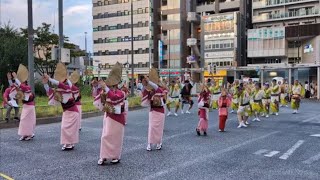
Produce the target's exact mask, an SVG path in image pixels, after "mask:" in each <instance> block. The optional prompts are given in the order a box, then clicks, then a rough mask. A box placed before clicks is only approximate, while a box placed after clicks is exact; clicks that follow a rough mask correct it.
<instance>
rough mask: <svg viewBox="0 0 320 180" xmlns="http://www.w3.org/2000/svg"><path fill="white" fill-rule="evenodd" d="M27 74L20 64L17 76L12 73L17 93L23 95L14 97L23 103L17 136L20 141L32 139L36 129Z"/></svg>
mask: <svg viewBox="0 0 320 180" xmlns="http://www.w3.org/2000/svg"><path fill="white" fill-rule="evenodd" d="M28 74H29V73H28V69H27V68H26V67H25V66H23V65H22V64H20V66H19V69H18V72H17V74H16V73H15V72H13V73H12V76H13V77H14V79H15V83H16V85H17V86H18V89H19V91H20V92H22V93H23V94H20V95H17V96H16V97H17V98H19V99H18V100H22V103H23V105H22V111H21V116H20V123H19V130H18V135H19V136H21V138H20V139H19V140H20V141H23V140H25V141H29V140H31V139H32V138H33V137H34V133H35V127H36V111H35V103H34V99H35V96H34V94H33V93H32V92H31V87H30V86H28V84H27V80H28Z"/></svg>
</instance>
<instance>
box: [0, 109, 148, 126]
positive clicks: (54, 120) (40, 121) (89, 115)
mask: <svg viewBox="0 0 320 180" xmlns="http://www.w3.org/2000/svg"><path fill="white" fill-rule="evenodd" d="M143 108H144V107H142V106H136V107H131V108H129V111H136V110H140V109H143ZM103 114H104V113H103V112H100V111H99V112H88V113H83V114H82V119H88V118H92V117H98V116H103ZM61 118H62V116H56V117H46V118H37V125H41V124H51V123H58V122H61ZM17 127H19V122H17V121H14V120H11V121H9V123H5V122H4V121H0V129H8V128H17Z"/></svg>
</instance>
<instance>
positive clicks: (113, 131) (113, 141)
mask: <svg viewBox="0 0 320 180" xmlns="http://www.w3.org/2000/svg"><path fill="white" fill-rule="evenodd" d="M123 136H124V126H123V124H120V123H119V122H117V121H115V120H113V119H111V118H110V117H106V116H104V119H103V130H102V135H101V147H100V158H101V159H108V160H112V159H121V151H122V144H123Z"/></svg>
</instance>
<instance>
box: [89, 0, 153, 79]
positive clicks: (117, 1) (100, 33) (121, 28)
mask: <svg viewBox="0 0 320 180" xmlns="http://www.w3.org/2000/svg"><path fill="white" fill-rule="evenodd" d="M92 2H93V11H92V14H93V51H94V53H93V59H94V61H93V65H94V66H95V68H94V69H95V71H94V74H95V76H98V75H99V76H100V77H107V75H108V73H109V71H110V70H111V67H112V66H113V65H114V64H115V63H116V62H120V63H122V64H126V63H128V64H129V67H127V68H130V69H131V67H132V65H131V53H132V52H131V40H133V41H134V52H133V53H134V65H133V67H134V68H135V69H134V70H135V73H134V78H135V79H138V76H139V75H144V74H147V73H148V72H149V67H150V62H151V58H152V57H151V49H150V47H152V46H150V43H151V35H152V33H151V29H150V5H151V4H150V0H134V1H133V38H132V39H131V1H130V0H93V1H92ZM123 72H124V74H123V76H130V77H132V75H131V70H129V72H130V74H125V73H126V72H128V71H123Z"/></svg>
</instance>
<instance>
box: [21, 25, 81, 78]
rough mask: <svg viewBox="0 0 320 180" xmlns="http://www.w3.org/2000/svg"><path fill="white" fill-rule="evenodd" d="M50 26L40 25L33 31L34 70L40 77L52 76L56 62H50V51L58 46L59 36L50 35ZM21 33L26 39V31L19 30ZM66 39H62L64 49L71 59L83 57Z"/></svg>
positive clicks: (23, 29)
mask: <svg viewBox="0 0 320 180" xmlns="http://www.w3.org/2000/svg"><path fill="white" fill-rule="evenodd" d="M50 30H51V25H50V24H46V23H42V25H41V26H39V27H37V28H36V29H35V30H34V48H33V50H34V53H35V69H36V70H37V72H38V73H39V74H40V75H43V74H44V73H47V74H49V75H50V76H53V74H54V70H55V68H56V64H57V62H56V61H52V58H51V54H52V49H53V48H54V47H57V46H58V45H59V36H58V35H57V34H54V33H52V32H51V31H50ZM21 32H22V34H23V36H24V37H25V38H28V29H27V28H21ZM68 41H69V39H68V37H64V48H68V49H70V56H71V57H79V56H84V55H85V54H84V52H83V51H80V50H77V49H76V45H74V44H72V43H69V42H68Z"/></svg>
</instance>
